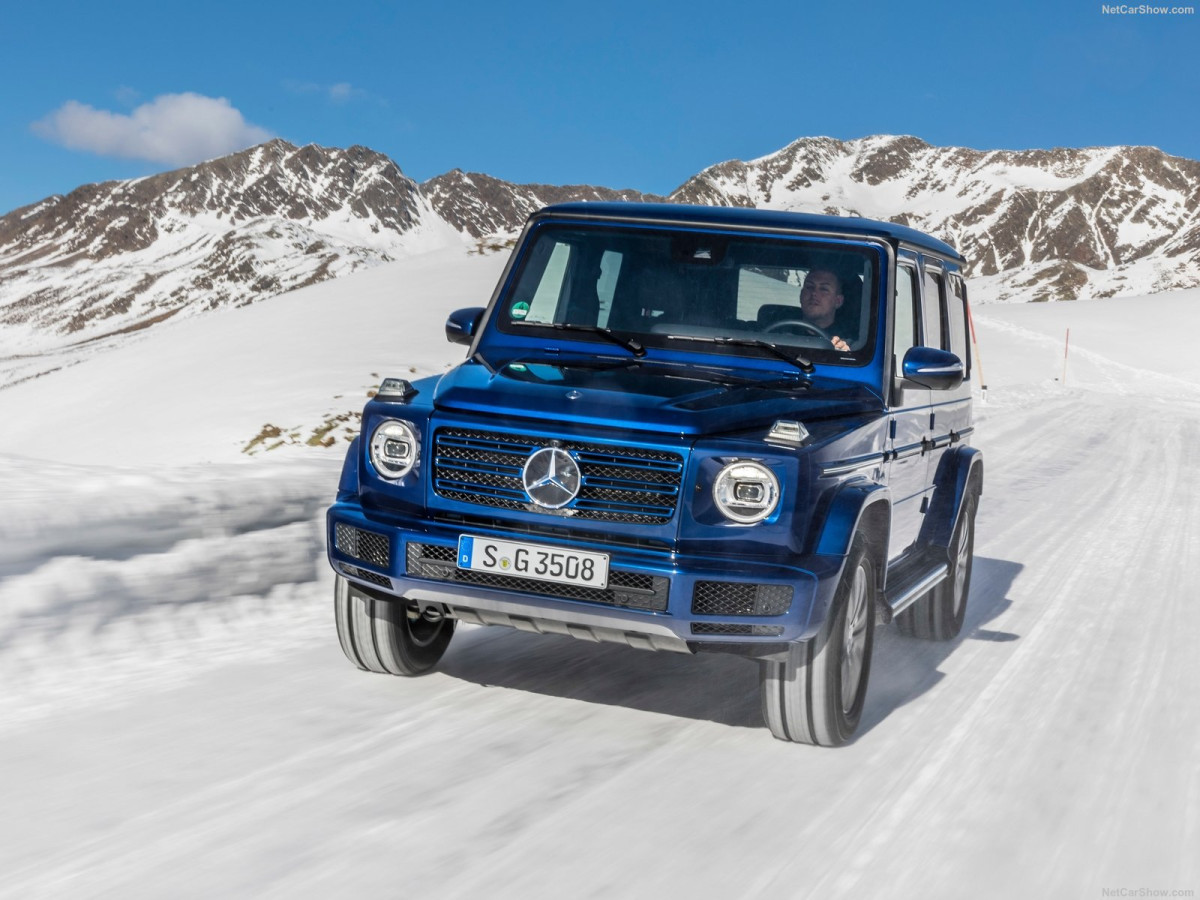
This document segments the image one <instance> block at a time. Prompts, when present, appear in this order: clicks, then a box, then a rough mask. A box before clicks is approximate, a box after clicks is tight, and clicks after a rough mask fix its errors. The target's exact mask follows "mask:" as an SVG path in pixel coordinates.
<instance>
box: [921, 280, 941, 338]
mask: <svg viewBox="0 0 1200 900" xmlns="http://www.w3.org/2000/svg"><path fill="white" fill-rule="evenodd" d="M922 308H923V310H924V312H925V340H924V341H923V345H924V346H926V347H938V348H940V349H943V350H944V349H946V338H945V335H946V329H945V328H944V327H943V325H942V273H941V272H939V271H938V270H937V269H926V270H925V300H924V304H923V306H922Z"/></svg>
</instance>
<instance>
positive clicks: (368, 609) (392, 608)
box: [333, 576, 455, 675]
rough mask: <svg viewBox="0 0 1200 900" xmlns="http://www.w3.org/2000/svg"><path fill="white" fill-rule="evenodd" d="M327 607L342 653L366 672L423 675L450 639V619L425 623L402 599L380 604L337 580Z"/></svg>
mask: <svg viewBox="0 0 1200 900" xmlns="http://www.w3.org/2000/svg"><path fill="white" fill-rule="evenodd" d="M333 607H334V620H335V622H336V623H337V633H338V640H339V641H340V642H341V645H342V652H343V653H345V654H346V658H347V659H349V660H350V662H352V663H354V664H355V665H356V666H358V667H359V668H360V669H365V670H366V671H368V672H378V673H380V674H383V675H423V674H424V673H426V672H428V671H429V670H430V669H432V668H433V667H434V666H436V665H437V664H438V662H439V661H440V660H441V658H442V654H443V653H445V652H446V647H447V646H449V644H450V638H452V637H453V636H454V625H455V620H454V619H444V618H443V619H436V620H431V619H427V618H425V617H423V616H422V615H421V614H420V613H419V612H417V610H416V608H415V607H411V606H410V605H409V604H408V603H407V602H406V601H405V600H404V599H403V598H401V597H397V598H395V599H386V600H385V599H381V598H379V597H376V596H374V595H372V594H368V593H367V592H366V591H365V590H363V589H362V588H360V587H358V586H357V585H354V584H351V583H350V582H349V581H347V580H346V579H345V578H342V577H341V576H338V577H337V583H336V584H335V585H334V594H333Z"/></svg>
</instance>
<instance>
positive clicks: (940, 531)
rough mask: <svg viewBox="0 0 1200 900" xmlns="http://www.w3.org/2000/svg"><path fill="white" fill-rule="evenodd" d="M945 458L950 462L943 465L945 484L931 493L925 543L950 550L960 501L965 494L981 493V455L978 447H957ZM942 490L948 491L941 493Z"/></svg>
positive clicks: (959, 510)
mask: <svg viewBox="0 0 1200 900" xmlns="http://www.w3.org/2000/svg"><path fill="white" fill-rule="evenodd" d="M951 452H952V453H953V456H951ZM946 456H947V457H949V458H944V459H943V462H942V466H943V467H944V468H943V471H944V472H945V473H946V474H945V476H944V481H943V484H942V485H939V487H938V489H937V490H936V491H935V492H934V502H933V505H932V507H931V508H930V510H929V516H928V518H927V519H926V525H927V529H926V534H927V535H928V539H927V541H926V543H928V544H929V545H930V546H933V547H946V548H949V546H950V539H951V537H952V536H953V535H954V530H955V529H956V528H957V527H958V519H959V516H960V515H961V514H962V508H963V500H965V499H966V496H967V494H968V493H974V494H975V495H976V496H978V495H980V494H982V493H983V453H982V452H980V450H979V448H977V447H958V448H956V449H955V450H953V451H948V452H947V454H946ZM942 487H945V488H948V490H942Z"/></svg>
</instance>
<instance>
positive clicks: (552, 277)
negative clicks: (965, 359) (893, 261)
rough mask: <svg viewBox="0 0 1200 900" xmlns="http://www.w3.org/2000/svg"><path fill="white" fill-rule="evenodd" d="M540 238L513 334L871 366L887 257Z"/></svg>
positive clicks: (741, 239) (575, 229)
mask: <svg viewBox="0 0 1200 900" xmlns="http://www.w3.org/2000/svg"><path fill="white" fill-rule="evenodd" d="M531 240H532V242H533V243H532V246H530V247H529V248H528V249H527V250H526V252H525V254H524V258H523V260H522V263H521V266H520V270H519V272H518V273H517V276H516V278H515V280H514V282H513V284H512V286H511V288H510V290H509V291H508V293H507V295H506V296H505V298H504V299H503V301H502V303H501V307H500V313H499V326H500V329H501V330H502V331H505V332H507V333H517V334H521V333H525V334H528V333H531V331H532V329H538V328H544V329H547V330H549V329H557V330H558V332H559V333H560V334H561V336H562V337H563V338H564V339H565V338H570V339H571V340H595V341H605V342H607V343H616V344H624V345H626V346H629V349H630V352H631V353H637V351H638V350H640V349H641V345H645V346H647V347H667V346H671V347H675V348H678V349H696V350H702V351H705V352H709V353H722V354H729V355H739V356H766V355H770V350H769V348H766V347H763V346H762V344H763V343H769V344H773V345H775V346H776V347H778V348H785V349H787V350H788V351H789V355H792V354H794V355H796V356H799V357H806V358H808V359H811V360H813V361H815V362H819V363H826V364H833V365H850V366H853V365H862V364H864V363H866V362H868V361H869V360H870V357H871V351H872V348H873V347H874V343H875V327H876V321H875V319H876V315H875V310H876V303H875V302H874V298H876V297H877V296H878V267H877V265H876V260H877V259H878V255H877V251H876V250H874V249H873V248H870V247H868V246H864V245H862V244H851V243H848V242H841V241H836V240H822V239H817V238H804V239H799V238H786V237H774V236H764V235H750V234H740V233H734V234H728V233H718V232H701V231H673V230H665V229H649V228H631V227H616V226H603V225H586V226H583V225H565V224H563V225H558V224H553V223H551V224H546V225H542V226H540V227H539V228H538V229H537V231H535V232H534V234H533V236H532V238H531ZM598 330H603V331H605V332H610V333H609V334H600V333H597V332H598ZM614 338H615V339H616V340H614ZM714 339H715V340H714ZM630 344H631V346H630ZM776 355H778V354H776Z"/></svg>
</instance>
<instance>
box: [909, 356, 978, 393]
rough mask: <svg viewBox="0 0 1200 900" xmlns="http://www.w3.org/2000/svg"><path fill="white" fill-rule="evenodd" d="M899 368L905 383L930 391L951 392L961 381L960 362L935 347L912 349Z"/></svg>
mask: <svg viewBox="0 0 1200 900" xmlns="http://www.w3.org/2000/svg"><path fill="white" fill-rule="evenodd" d="M900 368H901V370H902V371H901V374H902V375H903V377H904V380H905V381H908V382H910V383H912V384H915V385H918V386H919V387H923V388H929V390H931V391H950V390H953V389H954V388H956V387H958V386H959V385H960V384H962V380H963V364H962V360H961V359H959V358H958V357H957V356H955V355H954V354H953V353H951V352H949V351H948V350H938V349H937V348H936V347H912V348H911V349H910V350H909V351H908V352H907V353H905V354H904V362H903V364H902V365H901V367H900Z"/></svg>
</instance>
